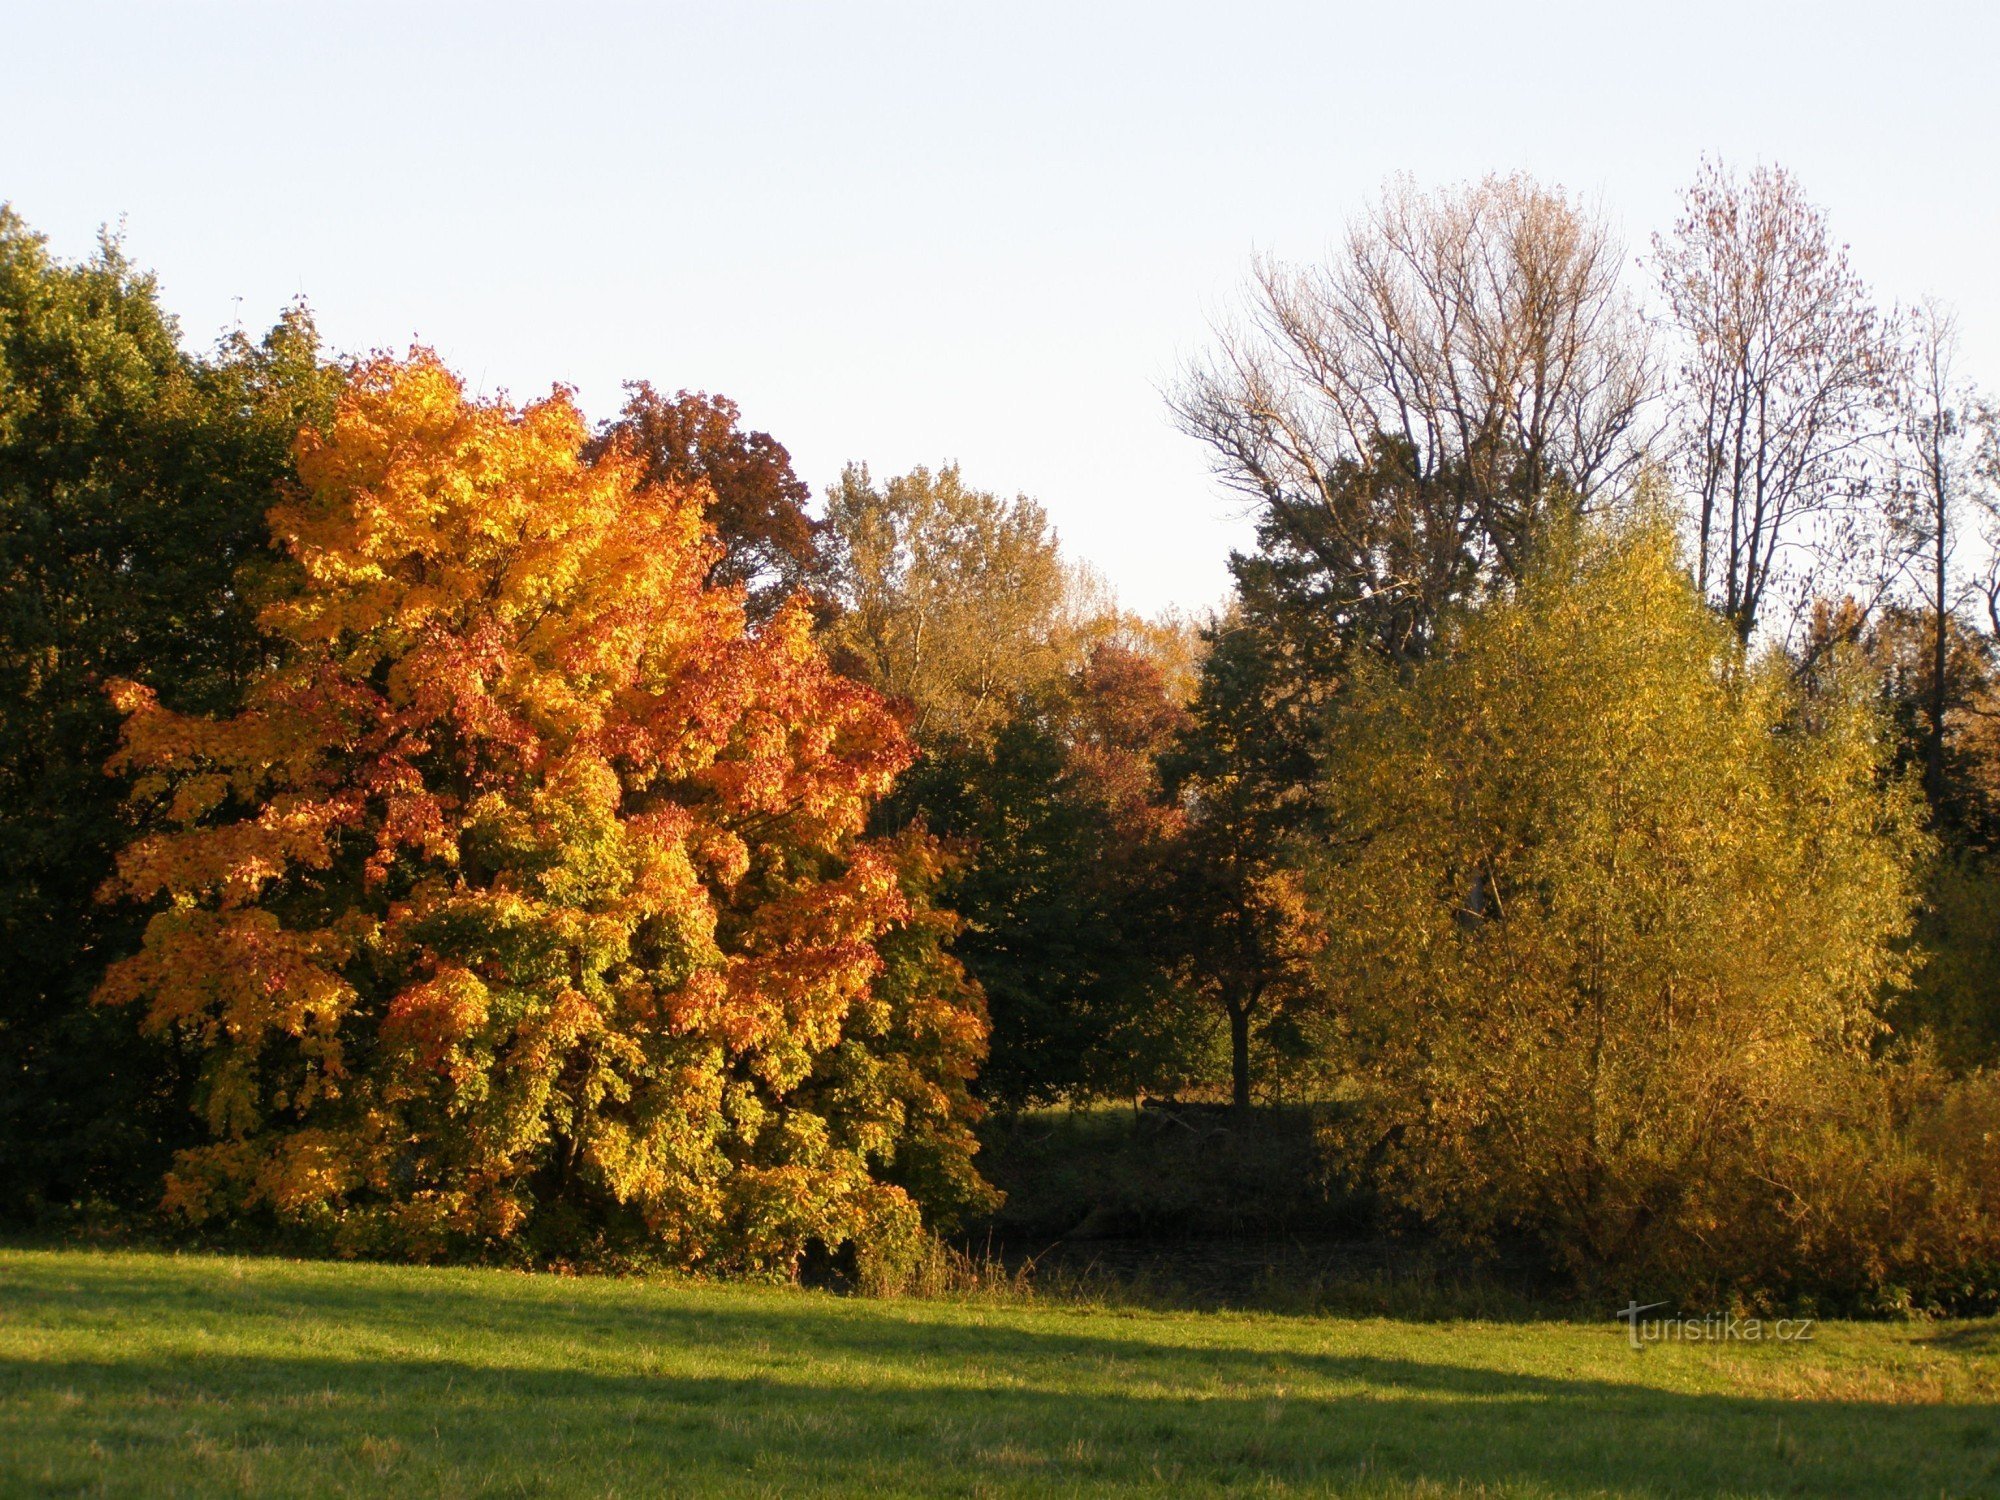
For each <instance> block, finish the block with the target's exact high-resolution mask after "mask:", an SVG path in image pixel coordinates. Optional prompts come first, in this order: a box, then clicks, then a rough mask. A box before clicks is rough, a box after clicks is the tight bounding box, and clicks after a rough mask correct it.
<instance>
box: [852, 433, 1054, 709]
mask: <svg viewBox="0 0 2000 1500" xmlns="http://www.w3.org/2000/svg"><path fill="white" fill-rule="evenodd" d="M826 525H827V531H828V537H827V550H828V564H827V572H828V578H829V582H830V584H831V590H832V594H833V598H834V600H835V601H836V602H837V603H838V605H839V606H840V607H841V609H842V611H843V613H842V615H841V618H840V619H839V621H838V622H837V624H836V625H835V627H834V640H835V642H836V643H837V647H838V650H839V652H840V656H841V661H842V664H843V666H844V667H846V668H847V669H848V670H850V671H852V672H854V673H855V674H856V675H857V676H859V677H860V678H861V679H862V680H863V681H866V682H869V683H872V684H874V685H875V686H876V687H877V688H879V689H881V690H882V691H883V692H885V693H887V694H889V695H890V696H892V697H894V698H898V699H901V700H903V701H904V702H906V703H908V704H909V705H910V710H911V714H912V720H911V727H912V730H913V732H914V733H915V734H916V736H917V739H918V740H919V742H921V743H924V744H931V743H934V742H942V741H944V740H948V739H949V740H961V741H967V742H971V741H977V740H980V739H981V738H983V737H985V736H987V735H990V734H991V733H992V732H993V731H994V729H995V728H997V726H999V725H1000V724H1001V723H1003V722H1004V721H1005V720H1006V719H1007V718H1008V717H1009V716H1010V715H1011V714H1012V713H1013V712H1014V710H1015V708H1016V706H1017V704H1018V702H1019V700H1020V698H1021V696H1022V695H1023V694H1025V693H1028V692H1031V691H1032V690H1033V689H1035V688H1036V687H1039V686H1040V685H1042V684H1045V683H1048V682H1051V681H1054V680H1055V679H1057V678H1059V677H1061V676H1062V675H1063V674H1064V673H1065V672H1067V671H1069V670H1070V669H1071V668H1072V667H1074V666H1075V665H1076V664H1077V662H1078V660H1079V659H1080V656H1081V650H1082V645H1083V632H1082V629H1081V627H1082V625H1083V618H1082V616H1083V615H1084V612H1085V611H1084V609H1081V608H1079V605H1080V604H1082V603H1083V602H1084V600H1083V580H1082V578H1081V577H1080V575H1079V574H1078V572H1077V571H1076V570H1074V569H1072V568H1071V567H1069V566H1068V565H1066V564H1065V563H1064V561H1063V558H1062V551H1061V547H1060V545H1059V543H1058V541H1057V539H1056V535H1055V532H1054V531H1053V530H1052V529H1051V528H1050V526H1049V523H1048V517H1047V515H1046V514H1045V513H1044V512H1043V510H1042V508H1041V507H1040V506H1039V505H1037V504H1035V502H1034V501H1032V500H1030V499H1028V498H1027V496H1025V495H1017V496H1016V497H1014V498H1013V499H1012V500H1006V499H1002V498H1001V497H1000V496H998V495H995V494H992V493H989V492H988V491H985V490H976V489H973V488H971V487H970V486H968V485H967V484H966V483H965V481H964V480H963V478H962V477H961V476H960V474H959V471H958V468H957V466H956V465H946V466H945V467H944V468H943V469H941V470H939V471H938V472H937V473H936V474H933V473H931V471H930V470H928V469H924V468H917V469H913V470H911V471H910V473H908V474H906V475H902V476H900V477H897V478H893V479H890V480H888V481H887V482H886V483H884V484H882V485H880V486H879V487H878V486H877V485H876V484H875V482H874V480H873V479H872V478H871V476H870V475H869V473H868V470H867V468H866V467H865V466H850V467H849V468H848V469H847V470H846V471H845V472H843V473H842V475H841V476H840V482H839V483H838V484H837V485H835V486H834V487H833V488H832V489H831V490H829V491H828V493H827V516H826Z"/></svg>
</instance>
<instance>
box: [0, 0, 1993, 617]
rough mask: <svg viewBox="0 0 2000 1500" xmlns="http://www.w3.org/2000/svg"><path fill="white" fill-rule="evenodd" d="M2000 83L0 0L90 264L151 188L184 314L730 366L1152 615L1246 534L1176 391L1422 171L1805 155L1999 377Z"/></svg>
mask: <svg viewBox="0 0 2000 1500" xmlns="http://www.w3.org/2000/svg"><path fill="white" fill-rule="evenodd" d="M1628 17H1629V18H1628ZM1996 72H2000V6H1995V5H1992V4H1974V3H1959V4H1925V3H1904V4H1898V5H1894V6H1891V5H1886V4H1884V5H1868V6H1863V5H1851V4H1818V5H1805V4H1776V3H1756V0H1741V3H1737V4H1699V5H1696V4H1679V5H1666V6H1660V5H1652V6H1646V7H1625V6H1618V5H1613V4H1610V3H1603V0H1600V3H1596V4H1574V5H1572V4H1563V5H1554V4H1551V5H1530V4H1525V3H1518V0H1517V3H1515V4H1512V5H1477V4H1405V5H1391V4H1377V5H1367V6H1357V5H1331V4H1329V5H1257V4H1249V3H1238V4H1233V5H1229V6H1222V5H1214V6H1204V7H1195V6H1182V5H1169V4H1151V5H1131V6H1123V5H1121V6H1110V5H1097V6H1088V7H1085V6H1077V5H1072V6H1045V5H1037V4H1022V3H1013V4H1007V5H983V6H978V7H973V6H951V5H942V4H932V5H893V6H892V5H843V6H832V5H824V6H821V5H722V4H714V5H706V6H682V5H646V6H640V5H631V6H621V5H597V4H583V3H579V4H570V5H557V4H543V5H537V6H523V5H512V4H502V3H495V0H486V3H482V4H478V5H443V4H423V3H417V0H405V3H402V4H394V5H364V4H339V5H336V4H290V3H287V4H277V3H272V4H267V5H248V4H239V5H223V4H168V3H156V4H145V5H138V4H128V5H108V4H91V3H84V0H61V3H53V4H23V3H21V0H13V3H11V4H9V5H8V6H7V13H6V20H5V23H4V28H0V90H4V98H5V103H6V109H5V115H4V118H5V120H6V122H7V123H6V128H5V130H4V131H0V197H4V198H8V199H11V200H12V201H13V202H14V203H15V205H16V206H17V207H18V208H19V209H20V210H21V212H23V213H24V214H25V215H26V216H27V218H28V219H29V221H30V222H31V223H33V224H34V225H35V226H36V227H37V228H39V229H41V230H43V231H44V232H45V233H47V234H48V235H49V236H50V238H51V240H52V242H53V244H54V245H55V247H56V249H57V250H58V251H60V252H62V253H65V254H71V255H76V254H82V253H84V252H85V251H87V250H88V248H89V246H90V242H91V237H92V235H93V234H94V232H95V229H96V226H97V225H98V224H100V223H102V222H105V221H113V220H116V219H118V218H119V217H120V216H121V215H122V216H124V218H125V221H126V226H127V240H128V243H129V246H130V248H131V250H132V253H133V254H134V255H135V256H136V257H137V258H138V259H139V260H140V261H141V262H142V263H145V264H148V265H151V266H153V267H155V268H156V269H157V270H158V271H159V273H160V275H161V278H162V281H163V283H164V286H165V292H166V299H167V302H168V304H169V305H170V306H171V307H172V308H173V309H175V310H176V311H177V312H178V313H179V314H180V315H181V318H182V322H183V326H184V328H185V330H186V331H187V333H188V334H189V336H190V338H191V339H192V340H195V341H200V342H206V341H207V339H208V338H209V337H210V336H211V335H212V334H213V333H214V332H215V331H216V330H217V329H219V328H220V327H222V326H224V325H226V324H228V323H230V322H231V321H232V320H233V319H234V318H235V316H236V308H237V305H238V304H237V302H236V300H235V299H237V298H239V297H240V298H241V299H242V300H241V308H242V317H243V320H244V321H245V323H246V324H252V325H256V326H259V327H261V326H262V325H263V324H265V323H267V322H268V321H269V319H270V317H271V316H272V314H273V313H274V312H275V310H276V309H277V308H278V307H279V306H280V305H282V304H283V303H284V302H285V301H286V300H287V299H289V298H290V297H292V296H293V295H295V294H298V293H304V294H305V295H306V296H307V298H308V299H309V300H310V301H311V303H312V305H313V307H314V309H315V310H316V311H317V313H318V315H319V317H320V320H321V326H322V328H323V329H324V331H325V333H326V334H327V336H328V338H329V341H330V342H331V343H332V345H333V346H334V347H335V348H337V349H340V350H343V351H360V350H366V349H370V348H380V347H390V348H401V347H402V346H404V345H406V344H408V343H409V342H410V341H411V340H412V339H413V338H421V339H422V340H424V341H426V342H428V343H431V344H433V345H435V346H436V347H437V348H438V349H440V350H441V351H442V352H443V353H444V354H445V355H446V356H447V357H448V358H449V359H450V360H452V361H453V362H454V363H455V364H457V365H458V366H459V367H460V368H462V369H463V370H464V371H465V372H466V374H467V375H468V376H469V377H470V378H471V379H472V380H473V381H475V382H478V383H480V384H482V385H483V387H484V388H485V389H487V390H489V391H491V390H495V389H500V388H504V389H506V390H508V391H510V392H512V393H513V394H514V395H516V396H521V397H525V396H529V395H535V394H539V393H541V392H543V391H545V390H546V389H547V388H548V386H549V384H550V383H551V382H552V381H557V380H561V381H566V382H569V383H572V384H574V385H575V386H576V387H577V388H578V389H579V391H580V393H581V396H582V399H583V402H584V404H585V406H586V408H587V409H588V410H590V411H591V412H592V413H593V414H594V415H602V414H605V413H607V412H609V411H610V410H611V409H612V408H613V407H614V406H615V405H616V402H617V397H618V383H619V381H620V380H622V379H626V378H631V377H638V376H644V377H647V378H650V379H651V380H653V381H654V382H655V383H656V384H659V385H662V386H665V387H668V388H673V387H678V386H683V385H685V386H694V387H699V388H703V389H708V390H713V391H719V392H723V393H726V394H728V395H730V396H733V397H734V398H735V399H736V400H737V401H738V402H739V403H740V404H741V406H742V407H743V410H744V413H745V415H746V417H747V418H748V420H749V421H750V422H751V423H752V424H753V425H755V426H759V427H763V428H767V429H768V430H770V431H771V432H773V433H775V434H776V435H777V436H778V437H779V438H780V439H781V440H782V441H784V442H785V443H786V444H787V445H788V446H789V447H790V448H791V450H792V453H793V455H794V458H795V460H796V462H797V464H798V466H799V469H800V472H801V473H802V474H804V475H805V476H806V477H807V478H808V479H809V480H810V481H812V482H813V484H814V485H815V487H818V486H821V485H824V484H825V483H826V481H827V480H829V479H830V478H831V477H832V476H833V475H834V474H835V473H836V472H837V471H838V469H839V467H840V465H841V464H842V463H843V462H844V461H846V460H848V459H865V460H867V461H869V462H870V463H871V464H872V465H873V466H874V467H875V469H876V470H877V472H890V471H897V470H901V469H904V468H907V467H908V466H910V465H912V464H915V463H920V462H929V463H932V464H935V463H937V462H939V461H941V460H945V459H952V458H956V459H958V460H959V461H960V462H961V463H962V464H963V466H964V468H965V471H966V473H967V476H968V478H970V479H972V480H974V481H975V482H977V483H980V484H982V485H985V486H987V487H990V488H995V489H1004V490H1015V489H1020V490H1026V491H1028V492H1029V493H1031V494H1034V495H1036V496H1037V497H1039V498H1040V499H1041V500H1042V501H1043V502H1044V503H1045V504H1046V505H1047V506H1048V508H1049V510H1050V511H1051V513H1052V514H1053V515H1054V517H1055V518H1056V521H1057V523H1058V525H1059V526H1060V528H1061V530H1062V532H1063V535H1064V537H1065V540H1066V542H1067V543H1068V544H1069V546H1070V547H1071V549H1072V550H1073V551H1074V552H1076V553H1077V554H1079V555H1081V556H1083V557H1085V558H1087V559H1089V560H1090V561H1091V562H1093V563H1095V564H1096V565H1097V566H1098V567H1099V568H1100V569H1102V571H1103V572H1104V573H1105V574H1106V575H1107V576H1108V577H1109V578H1110V579H1111V580H1112V582H1113V583H1114V584H1116V585H1117V587H1118V589H1119V591H1120V593H1121V596H1122V597H1123V598H1124V599H1125V601H1126V602H1127V603H1129V604H1131V605H1134V606H1136V607H1140V608H1144V609H1154V608H1157V607H1160V606H1162V605H1165V604H1168V603H1180V604H1184V605H1190V606H1201V605H1206V604H1208V603H1211V602H1214V601H1216V600H1218V599H1219V598H1220V597H1221V596H1222V594H1223V592H1224V588H1225V582H1226V580H1225V574H1224V571H1223V557H1224V554H1225V553H1226V551H1227V549H1228V547H1229V546H1230V545H1231V543H1232V542H1233V541H1236V540H1239V539H1241V538H1242V537H1243V536H1244V535H1245V534H1246V530H1247V528H1246V526H1245V523H1244V522H1243V520H1242V518H1241V517H1240V516H1239V515H1237V514H1236V513H1235V512H1234V511H1233V510H1232V508H1231V507H1230V506H1229V505H1228V504H1227V503H1226V502H1225V501H1224V500H1223V499H1222V498H1221V497H1220V494H1219V492H1218V491H1217V489H1216V488H1215V486H1214V485H1213V483H1212V482H1211V481H1210V479H1209V478H1208V476H1207V472H1206V464H1205V459H1204V456H1203V454H1202V452H1201V451H1200V450H1199V449H1198V448H1197V447H1196V446H1195V445H1193V444H1192V443H1190V442H1188V441H1187V440H1186V439H1184V438H1182V437H1180V436H1179V435H1177V434H1176V433H1175V432H1174V431H1173V430H1172V428H1171V427H1170V425H1169V424H1168V422H1167V420H1166V418H1165V415H1164V412H1163V410H1162V407H1161V403H1160V399H1159V395H1158V390H1159V387H1160V385H1161V384H1162V383H1163V382H1165V381H1167V380H1168V379H1170V378H1171V377H1172V375H1173V372H1174V370H1175V369H1176V368H1177V366H1178V364H1179V363H1180V361H1181V360H1182V359H1183V358H1184V357H1185V356H1187V355H1188V354H1189V353H1191V352H1193V351H1195V350H1196V349H1198V348H1199V347H1200V346H1201V344H1202V342H1203V340H1204V337H1205V320H1206V318H1207V317H1208V316H1210V315H1211V314H1214V313H1215V312H1217V311H1219V310H1221V309H1222V308H1224V307H1225V306H1226V305H1227V303H1228V301H1229V300H1230V298H1231V296H1232V295H1233V293H1234V290H1235V288H1236V287H1237V285H1238V284H1239V282H1240V280H1241V277H1242V273H1243V271H1244V269H1245V267H1246V265H1247V262H1248V259H1249V257H1250V255H1251V253H1252V252H1253V251H1254V250H1257V249H1269V250H1275V251H1277V252H1279V253H1281V254H1286V255H1291V256H1300V257H1303V256H1312V255H1316V254H1318V253H1319V252H1321V251H1322V250H1323V249H1324V247H1325V246H1326V245H1327V244H1328V243H1329V242H1330V241H1331V239H1332V238H1333V237H1334V235H1335V234H1336V233H1337V232H1338V230H1339V228H1340V226H1341V224H1342V223H1343V221H1344V220H1345V219H1346V218H1347V217H1348V216H1350V215H1351V214H1352V213H1353V212H1354V211H1355V210H1356V208H1357V207H1358V206H1359V205H1360V204H1361V203H1363V202H1364V201H1365V199H1366V198H1367V197H1368V196H1369V195H1370V194H1371V193H1372V192H1373V191H1374V189H1375V188H1376V186H1377V185H1378V184H1379V183H1380V182H1381V181H1382V179H1383V178H1384V177H1385V176H1387V175H1388V174H1390V173H1393V172H1398V171H1405V170H1407V171H1409V172H1412V173H1414V174H1416V175H1417V176H1418V177H1419V178H1420V179H1422V180H1425V181H1430V182H1442V181H1452V180H1457V179H1462V178H1465V177H1469V176H1476V175H1478V174H1480V173H1483V172H1486V171H1489V170H1506V169H1511V168H1524V169H1526V170H1529V171H1531V172H1534V173H1536V174H1537V175H1540V176H1542V177H1544V178H1545V179H1548V180H1552V181H1558V182H1561V183H1563V184H1565V185H1567V186H1569V187H1572V188H1575V189H1579V190H1581V191H1584V192H1586V193H1589V194H1592V195H1594V196H1595V197H1596V198H1597V199H1598V200H1599V201H1601V203H1602V205H1603V207H1604V208H1605V210H1606V211H1607V213H1608V214H1609V215H1610V216H1611V217H1612V218H1613V220H1614V221H1615V222H1616V223H1618V224H1619V225H1620V226H1621V228H1622V229H1623V231H1624V233H1625V236H1626V239H1627V241H1628V243H1629V244H1630V245H1631V247H1632V248H1633V249H1634V250H1639V249H1643V248H1644V244H1645V239H1646V236H1647V234H1648V233H1649V232H1650V231H1651V230H1652V229H1653V228H1655V227H1657V226H1660V225H1663V224H1664V223H1666V222H1667V221H1668V219H1669V218H1670V217H1671V215H1672V212H1673V207H1674V200H1675V194H1676V191H1677V189H1678V188H1679V186H1680V185H1682V184H1683V183H1684V182H1685V181H1686V180H1687V178H1688V177H1689V176H1690V174H1691V173H1692V171H1693V169H1694V167H1695V165H1696V162H1697V160H1698V158H1699V156H1700V155H1701V153H1702V152H1704V151H1708V152H1711V153H1720V154H1722V155H1724V156H1725V157H1726V158H1728V159H1731V160H1734V161H1738V162H1743V163H1749V162H1752V161H1756V160H1760V159H1761V160H1765V161H1778V162H1782V163H1783V164H1785V165H1787V166H1789V167H1790V168H1792V169H1793V170H1794V171H1795V172H1796V173H1798V174H1799V175H1800V176H1801V177H1802V178H1803V180H1804V181H1805V183H1806V185H1807V188H1808V190H1809V191H1810V192H1811V193H1812V194H1813V195H1814V196H1815V197H1816V198H1817V199H1818V200H1819V201H1820V202H1821V203H1823V204H1824V205H1825V206H1826V207H1827V208H1828V209H1829V211H1830V212H1831V214H1832V216H1833V220H1834V224H1835V228H1836V230H1837V231H1838V232H1839V233H1840V234H1841V235H1842V236H1843V237H1844V238H1846V239H1848V240H1849V241H1851V243H1852V245H1853V247H1854V253H1855V257H1856V260H1857V263H1858V264H1859V266H1860V268H1861V269H1862V270H1863V272H1864V273H1865V274H1866V275H1867V276H1868V277H1869V278H1870V280H1871V281H1872V282H1873V283H1874V284H1875V286H1876V287H1877V289H1878V291H1879V292H1880V293H1881V294H1882V295H1883V296H1884V297H1885V298H1914V297H1917V296H1920V295H1922V294H1925V293H1935V294H1937V295H1940V296H1943V297H1945V298H1946V299H1948V300H1950V301H1952V302H1954V303H1956V304H1957V306H1958V307H1959V309H1960V312H1961V316H1962V318H1963V322H1964V325H1965V333H1966V343H1967V349H1968V354H1969V356H1970V359H1971V362H1972V363H1973V365H1974V366H1975V367H1976V369H1977V370H1978V372H1979V373H1981V374H1982V376H1983V377H1984V379H1985V380H1986V382H1987V383H1988V384H1989V385H2000V87H1996Z"/></svg>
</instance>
